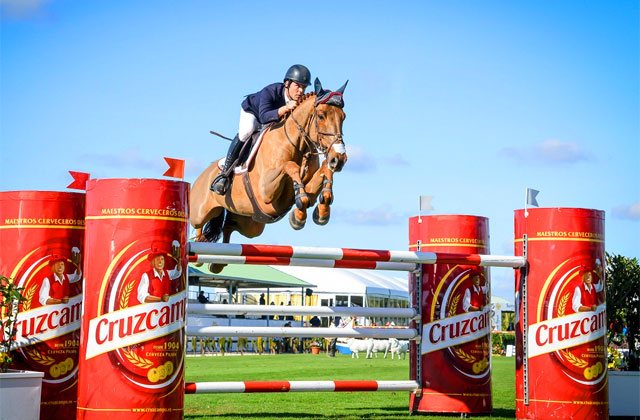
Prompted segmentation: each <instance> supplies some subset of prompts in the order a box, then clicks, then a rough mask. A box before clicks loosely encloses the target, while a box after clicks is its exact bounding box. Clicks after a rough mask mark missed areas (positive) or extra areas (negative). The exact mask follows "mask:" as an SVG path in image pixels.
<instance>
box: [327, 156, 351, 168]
mask: <svg viewBox="0 0 640 420" xmlns="http://www.w3.org/2000/svg"><path fill="white" fill-rule="evenodd" d="M342 156H344V157H345V159H341V157H342ZM342 156H334V157H333V158H331V160H330V161H329V169H331V171H332V172H340V171H341V170H342V167H343V166H344V162H345V161H346V160H347V159H346V155H342Z"/></svg>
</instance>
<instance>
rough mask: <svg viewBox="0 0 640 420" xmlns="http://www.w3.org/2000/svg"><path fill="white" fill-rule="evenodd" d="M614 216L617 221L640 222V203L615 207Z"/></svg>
mask: <svg viewBox="0 0 640 420" xmlns="http://www.w3.org/2000/svg"><path fill="white" fill-rule="evenodd" d="M613 216H614V217H616V218H617V219H627V220H640V202H637V203H633V204H630V205H625V206H618V207H615V208H614V209H613Z"/></svg>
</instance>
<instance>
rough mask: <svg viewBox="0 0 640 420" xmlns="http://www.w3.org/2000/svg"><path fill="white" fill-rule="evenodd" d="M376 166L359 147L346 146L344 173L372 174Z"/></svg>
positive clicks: (368, 155) (369, 156)
mask: <svg viewBox="0 0 640 420" xmlns="http://www.w3.org/2000/svg"><path fill="white" fill-rule="evenodd" d="M376 167H377V164H376V161H375V159H374V158H373V157H372V156H371V155H370V154H369V152H367V151H366V150H364V149H363V148H361V147H358V146H351V145H348V146H347V163H346V165H345V166H344V170H345V171H353V172H374V171H375V170H376Z"/></svg>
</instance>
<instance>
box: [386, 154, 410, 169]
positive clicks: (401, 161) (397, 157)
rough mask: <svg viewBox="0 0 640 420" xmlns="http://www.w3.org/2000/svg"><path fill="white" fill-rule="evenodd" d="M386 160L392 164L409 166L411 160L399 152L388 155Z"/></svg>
mask: <svg viewBox="0 0 640 420" xmlns="http://www.w3.org/2000/svg"><path fill="white" fill-rule="evenodd" d="M384 161H385V162H386V163H388V164H389V165H392V166H409V161H408V160H406V159H405V158H404V156H402V155H401V154H399V153H396V154H394V155H391V156H387V157H386V158H385V159H384Z"/></svg>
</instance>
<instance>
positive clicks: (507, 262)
mask: <svg viewBox="0 0 640 420" xmlns="http://www.w3.org/2000/svg"><path fill="white" fill-rule="evenodd" d="M189 253H190V261H191V262H211V261H206V260H205V259H204V258H203V257H204V256H215V257H216V259H222V258H224V257H236V258H235V259H230V260H228V261H229V262H228V264H272V265H278V264H280V265H284V264H287V261H290V260H301V261H305V260H333V261H335V262H334V264H335V265H330V266H331V267H340V265H338V264H339V262H343V263H345V262H346V261H359V262H365V261H369V262H388V263H392V262H393V263H412V264H464V265H476V266H483V267H511V268H518V267H522V266H523V265H524V264H525V259H524V257H517V256H508V255H482V254H454V253H443V252H419V251H390V250H374V249H355V248H322V247H304V246H287V245H250V244H216V243H209V242H189ZM243 258H244V259H243ZM269 258H270V259H272V261H274V262H266V261H267V259H269ZM216 262H218V260H216ZM223 263H224V262H223ZM287 265H288V264H287ZM291 265H293V264H291ZM344 268H369V267H344ZM385 269H388V268H385Z"/></svg>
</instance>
